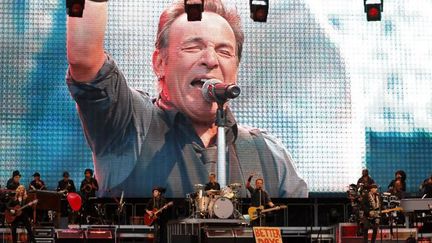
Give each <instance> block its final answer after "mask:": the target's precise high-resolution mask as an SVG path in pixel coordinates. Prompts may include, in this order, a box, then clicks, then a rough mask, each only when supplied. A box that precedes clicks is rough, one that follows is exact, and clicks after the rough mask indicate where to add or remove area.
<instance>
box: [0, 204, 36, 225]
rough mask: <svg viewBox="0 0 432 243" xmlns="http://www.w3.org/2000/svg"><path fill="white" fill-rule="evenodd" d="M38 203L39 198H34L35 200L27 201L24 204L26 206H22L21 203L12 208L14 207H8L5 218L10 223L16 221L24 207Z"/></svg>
mask: <svg viewBox="0 0 432 243" xmlns="http://www.w3.org/2000/svg"><path fill="white" fill-rule="evenodd" d="M36 203H38V200H37V199H35V200H33V201H31V202H29V203H27V204H26V205H24V206H22V207H21V206H20V205H16V206H15V207H14V208H12V209H6V211H5V219H6V222H7V223H8V224H11V223H13V222H14V221H15V218H16V217H18V216H20V215H21V214H22V210H23V209H25V208H27V207H30V206H32V205H34V204H36ZM11 210H14V211H15V212H14V213H12V212H11Z"/></svg>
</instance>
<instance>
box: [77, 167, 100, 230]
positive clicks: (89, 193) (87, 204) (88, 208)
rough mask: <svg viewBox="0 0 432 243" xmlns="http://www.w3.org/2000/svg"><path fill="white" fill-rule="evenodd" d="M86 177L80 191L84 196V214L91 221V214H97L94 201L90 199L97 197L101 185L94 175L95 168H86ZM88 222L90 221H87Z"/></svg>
mask: <svg viewBox="0 0 432 243" xmlns="http://www.w3.org/2000/svg"><path fill="white" fill-rule="evenodd" d="M84 175H85V178H84V180H82V182H81V186H80V192H81V195H82V196H83V199H84V202H83V209H84V215H85V216H86V218H87V221H89V220H88V219H89V216H90V217H91V216H95V210H94V208H93V203H92V202H91V200H90V199H92V198H95V197H96V191H98V190H99V185H98V182H97V180H96V178H94V177H93V170H92V169H86V170H85V171H84ZM87 223H88V222H87Z"/></svg>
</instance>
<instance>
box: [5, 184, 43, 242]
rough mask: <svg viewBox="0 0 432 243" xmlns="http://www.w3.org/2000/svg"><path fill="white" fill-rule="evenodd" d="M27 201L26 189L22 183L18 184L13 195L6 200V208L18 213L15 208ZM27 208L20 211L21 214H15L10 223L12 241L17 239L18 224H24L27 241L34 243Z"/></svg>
mask: <svg viewBox="0 0 432 243" xmlns="http://www.w3.org/2000/svg"><path fill="white" fill-rule="evenodd" d="M27 203H29V200H28V198H27V191H26V189H25V187H24V186H23V185H20V186H18V188H17V189H16V191H15V197H13V198H11V200H10V201H9V202H8V204H7V208H8V210H9V211H10V212H11V213H12V214H16V213H18V211H17V209H16V208H17V206H19V207H23V206H24V205H26V204H27ZM27 209H29V208H26V209H23V210H22V211H21V214H19V215H18V214H16V215H17V216H16V218H15V219H14V221H13V222H12V223H11V231H12V241H13V243H16V242H17V239H18V235H17V228H18V226H19V225H24V227H25V228H26V230H27V234H28V238H29V242H35V243H36V241H35V238H34V235H33V231H32V227H31V225H30V216H29V213H28V212H27Z"/></svg>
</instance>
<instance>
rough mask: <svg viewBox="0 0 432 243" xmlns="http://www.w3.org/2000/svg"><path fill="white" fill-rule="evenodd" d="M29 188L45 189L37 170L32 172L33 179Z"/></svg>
mask: <svg viewBox="0 0 432 243" xmlns="http://www.w3.org/2000/svg"><path fill="white" fill-rule="evenodd" d="M29 190H46V186H45V182H44V181H43V180H41V175H40V174H39V172H35V173H34V174H33V180H32V181H31V182H30V185H29Z"/></svg>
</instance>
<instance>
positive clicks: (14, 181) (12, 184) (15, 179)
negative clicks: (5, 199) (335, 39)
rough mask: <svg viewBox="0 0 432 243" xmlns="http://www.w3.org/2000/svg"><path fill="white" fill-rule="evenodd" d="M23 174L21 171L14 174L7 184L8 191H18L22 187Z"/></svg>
mask: <svg viewBox="0 0 432 243" xmlns="http://www.w3.org/2000/svg"><path fill="white" fill-rule="evenodd" d="M20 179H21V174H20V172H19V170H15V171H14V172H12V177H11V178H9V180H8V181H7V183H6V188H7V189H8V190H16V189H17V188H18V186H19V185H20Z"/></svg>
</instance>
